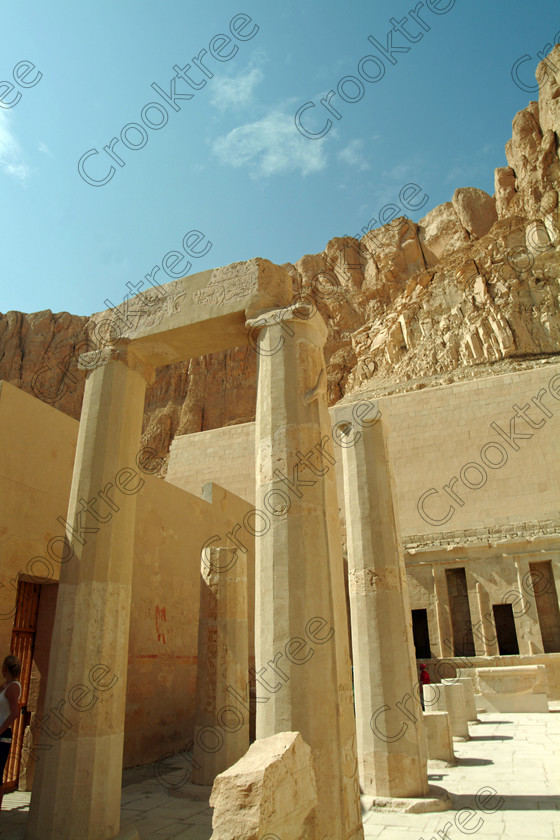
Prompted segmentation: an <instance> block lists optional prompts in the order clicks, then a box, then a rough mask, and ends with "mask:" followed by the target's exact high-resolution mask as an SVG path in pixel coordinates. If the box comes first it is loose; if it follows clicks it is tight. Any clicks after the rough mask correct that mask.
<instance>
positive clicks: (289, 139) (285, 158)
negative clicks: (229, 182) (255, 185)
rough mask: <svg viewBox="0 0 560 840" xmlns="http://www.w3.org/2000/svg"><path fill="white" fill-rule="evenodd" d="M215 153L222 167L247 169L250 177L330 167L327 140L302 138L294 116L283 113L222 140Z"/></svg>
mask: <svg viewBox="0 0 560 840" xmlns="http://www.w3.org/2000/svg"><path fill="white" fill-rule="evenodd" d="M212 151H213V152H214V154H216V155H217V156H218V158H219V159H220V161H221V163H223V164H229V165H230V166H233V167H235V168H239V167H241V166H247V167H248V169H249V175H250V176H251V178H259V177H263V176H264V177H266V176H269V175H279V174H281V173H283V172H297V171H299V172H300V173H301V174H302V175H309V174H311V173H312V172H319V171H320V170H322V169H324V168H325V166H326V164H327V156H326V153H325V149H324V141H322V140H308V139H307V138H305V137H302V135H301V134H300V133H299V132H298V131H297V129H296V127H295V125H294V115H293V113H292V114H287V113H284V112H282V111H280V110H275V111H271V112H270V113H269V114H267V115H266V116H264V117H263V118H262V119H260V120H256V121H255V122H252V123H246V124H245V125H240V126H238V127H237V128H234V129H233V131H230V132H229V134H226V135H224V136H223V137H219V138H218V139H217V140H216V141H215V143H214V145H213V147H212Z"/></svg>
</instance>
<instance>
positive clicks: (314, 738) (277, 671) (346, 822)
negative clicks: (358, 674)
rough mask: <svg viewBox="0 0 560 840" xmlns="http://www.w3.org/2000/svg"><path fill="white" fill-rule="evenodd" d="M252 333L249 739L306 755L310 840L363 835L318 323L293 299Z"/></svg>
mask: <svg viewBox="0 0 560 840" xmlns="http://www.w3.org/2000/svg"><path fill="white" fill-rule="evenodd" d="M247 326H248V327H250V328H251V329H252V330H253V331H256V330H259V332H258V344H257V352H258V355H259V359H258V362H259V369H258V392H257V417H256V509H257V511H259V512H261V513H259V514H258V515H256V516H255V522H254V530H255V545H256V549H255V550H256V574H255V594H256V604H255V659H256V682H257V697H256V709H257V738H267V737H269V736H270V735H275V734H277V733H279V732H286V731H298V732H301V734H302V736H303V738H304V740H305V741H306V742H307V743H308V744H309V746H310V747H311V749H312V751H313V757H314V763H315V776H316V782H317V792H318V803H319V804H318V809H317V810H318V825H317V838H318V840H340V839H341V838H345V840H359V838H362V837H363V828H362V819H361V809H360V791H359V783H358V767H357V759H356V728H355V719H354V709H353V703H352V676H351V665H350V653H349V635H348V624H347V610H346V601H345V589H344V567H343V559H342V548H341V527H340V518H339V512H338V501H337V493H336V483H335V473H334V468H333V464H334V462H335V458H334V457H333V451H334V450H335V449H336V448H337V447H336V445H333V441H332V438H331V435H330V432H331V423H330V418H329V414H328V411H327V401H326V386H327V376H326V368H325V361H324V358H323V346H324V343H325V340H326V337H327V329H326V326H325V324H324V322H323V320H322V318H321V317H320V315H319V314H317V313H315V314H312V312H311V311H310V307H309V306H308V305H306V304H302V303H300V304H299V305H298V304H296V305H295V306H288V307H285V308H284V309H281V310H276V311H269V312H267V313H264V314H263V315H262V317H260V318H257V319H255V320H254V321H249V322H248V323H247Z"/></svg>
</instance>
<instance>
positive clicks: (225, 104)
mask: <svg viewBox="0 0 560 840" xmlns="http://www.w3.org/2000/svg"><path fill="white" fill-rule="evenodd" d="M263 79H264V75H263V73H262V71H261V70H259V68H258V67H250V68H249V69H248V70H247V71H246V72H244V73H239V74H238V75H237V76H224V77H222V78H217V79H215V81H214V84H213V87H212V97H211V100H210V101H211V103H212V105H215V106H216V107H217V108H219V109H220V110H221V111H224V110H225V109H226V108H232V107H233V108H240V107H243V106H246V105H249V104H250V103H251V101H252V99H253V92H254V90H255V88H256V86H257V85H258V84H259V82H261V81H262V80H263Z"/></svg>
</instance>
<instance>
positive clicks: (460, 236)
mask: <svg viewBox="0 0 560 840" xmlns="http://www.w3.org/2000/svg"><path fill="white" fill-rule="evenodd" d="M418 227H419V231H420V233H419V237H420V242H421V244H422V250H423V252H424V256H425V259H426V265H429V266H434V265H437V264H438V262H439V261H440V260H441V259H442V258H443V257H445V256H447V254H452V253H453V252H454V251H456V250H457V248H461V247H462V246H463V245H466V244H467V243H468V241H469V237H468V235H467V232H466V230H465V228H464V227H463V225H462V224H461V221H460V219H459V217H458V215H457V212H456V210H455V207H454V206H453V204H452V202H451V201H446V202H445V203H444V204H438V205H437V207H434V209H433V210H430V212H429V213H426V215H425V216H424V218H423V219H420V222H419V223H418Z"/></svg>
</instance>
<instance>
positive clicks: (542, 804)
mask: <svg viewBox="0 0 560 840" xmlns="http://www.w3.org/2000/svg"><path fill="white" fill-rule="evenodd" d="M449 794H450V796H451V799H452V800H453V808H452V810H453V811H455V810H456V811H460V810H461V809H462V808H470V809H474V810H479V809H480V808H481V805H480V803H479V802H477V797H476V795H475V794H458V793H452V792H451V791H449ZM492 799H493V803H492V805H489V806H488V807H489V809H490V808H491V807H493V810H494V811H557V810H559V809H560V796H524V795H522V794H519V795H511V794H503V795H502V794H501V793H500V792H499V791H496V793H494V794H493V795H492ZM483 813H484V810H483Z"/></svg>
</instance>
